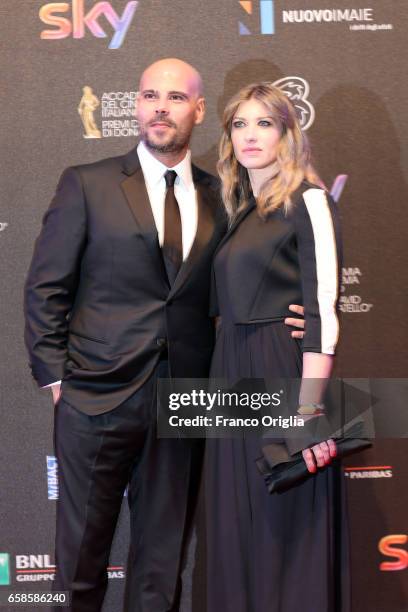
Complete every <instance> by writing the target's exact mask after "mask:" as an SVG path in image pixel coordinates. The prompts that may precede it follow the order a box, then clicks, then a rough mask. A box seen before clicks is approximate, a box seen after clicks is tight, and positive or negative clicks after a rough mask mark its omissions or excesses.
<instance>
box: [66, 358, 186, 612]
mask: <svg viewBox="0 0 408 612" xmlns="http://www.w3.org/2000/svg"><path fill="white" fill-rule="evenodd" d="M158 376H159V377H166V376H168V366H167V362H166V361H161V362H159V364H158V366H157V367H156V369H155V372H154V374H153V375H152V376H151V377H150V379H149V380H148V381H147V382H146V383H145V384H144V385H143V386H142V387H141V388H140V389H138V390H137V391H136V392H135V393H134V394H133V395H132V396H131V397H130V398H129V399H128V400H127V401H126V402H124V403H123V404H121V405H120V406H118V407H117V408H115V409H114V410H112V411H110V412H107V413H104V414H101V415H96V416H90V415H87V414H85V413H83V412H81V411H80V410H78V409H77V408H75V407H73V406H71V405H69V404H67V403H66V402H64V399H63V398H62V399H61V400H60V402H59V403H58V405H57V407H56V409H55V451H56V456H57V459H58V466H59V501H58V504H57V533H56V563H57V574H56V582H55V589H58V590H64V591H69V592H70V596H71V607H70V608H69V609H70V610H71V612H98V611H99V610H101V608H102V604H103V599H104V595H105V591H106V588H107V567H108V564H109V554H110V549H111V544H112V539H113V535H114V531H115V527H116V524H117V520H118V516H119V512H120V509H121V504H122V500H123V495H124V491H125V488H126V486H127V485H128V484H129V491H128V501H129V506H130V517H131V543H130V551H129V562H128V568H127V577H126V581H127V582H126V595H125V600H126V601H125V610H126V612H169V611H175V610H177V609H178V603H177V602H178V599H179V595H180V578H179V576H180V567H181V563H182V552H183V539H184V537H185V531H186V529H185V528H186V523H187V521H188V512H187V506H188V502H189V499H188V497H189V487H190V470H191V449H192V446H191V444H192V443H191V441H189V440H182V439H176V440H170V439H158V438H157V436H156V382H157V377H158ZM58 609H59V608H58ZM117 609H118V610H119V609H120V606H118V608H117Z"/></svg>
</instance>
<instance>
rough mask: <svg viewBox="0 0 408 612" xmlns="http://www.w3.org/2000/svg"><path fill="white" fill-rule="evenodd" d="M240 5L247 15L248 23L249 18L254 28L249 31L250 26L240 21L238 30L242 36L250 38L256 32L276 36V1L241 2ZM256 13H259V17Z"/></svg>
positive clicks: (245, 0)
mask: <svg viewBox="0 0 408 612" xmlns="http://www.w3.org/2000/svg"><path fill="white" fill-rule="evenodd" d="M239 3H240V5H241V8H242V9H243V11H244V12H245V13H246V21H248V16H249V19H250V22H251V28H252V29H249V27H248V25H246V24H245V23H243V21H239V22H238V30H239V33H240V34H241V36H249V35H250V34H253V33H254V32H255V33H257V34H275V9H274V4H275V3H274V0H258V2H253V1H252V0H239ZM255 7H256V9H257V10H256V11H255ZM255 12H256V13H259V15H255ZM255 20H256V23H255ZM252 24H253V25H252Z"/></svg>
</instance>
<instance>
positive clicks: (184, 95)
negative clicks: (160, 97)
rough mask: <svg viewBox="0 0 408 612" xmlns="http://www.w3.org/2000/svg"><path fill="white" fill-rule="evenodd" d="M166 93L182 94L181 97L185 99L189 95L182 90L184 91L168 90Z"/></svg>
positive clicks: (171, 94) (172, 94)
mask: <svg viewBox="0 0 408 612" xmlns="http://www.w3.org/2000/svg"><path fill="white" fill-rule="evenodd" d="M168 95H169V96H174V95H176V96H182V97H183V98H185V99H186V100H188V99H189V95H188V94H187V93H186V92H184V91H169V92H168Z"/></svg>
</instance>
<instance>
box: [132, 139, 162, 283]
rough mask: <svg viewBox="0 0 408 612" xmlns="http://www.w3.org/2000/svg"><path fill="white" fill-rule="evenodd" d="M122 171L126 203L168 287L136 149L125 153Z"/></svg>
mask: <svg viewBox="0 0 408 612" xmlns="http://www.w3.org/2000/svg"><path fill="white" fill-rule="evenodd" d="M123 173H124V174H125V175H127V178H125V179H124V181H122V183H121V187H122V190H123V192H124V194H125V196H126V200H127V203H128V205H129V208H130V210H131V211H132V214H133V216H134V218H135V220H136V223H137V224H138V226H139V227H140V229H141V230H142V236H143V238H144V240H145V241H146V244H147V247H148V250H149V253H150V254H151V256H152V257H153V260H154V263H155V266H156V268H157V270H158V272H159V274H160V277H162V278H163V280H164V281H165V283H166V284H167V288H168V287H169V285H168V279H167V273H166V269H165V266H164V262H163V257H162V252H161V248H160V244H159V237H158V234H157V228H156V224H155V221H154V217H153V212H152V207H151V204H150V200H149V195H148V193H147V189H146V185H145V181H144V176H143V172H142V168H141V166H140V162H139V158H138V156H137V152H136V149H133V150H132V151H131V152H130V153H128V155H126V157H125V161H124V165H123Z"/></svg>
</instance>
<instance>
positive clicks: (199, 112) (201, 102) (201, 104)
mask: <svg viewBox="0 0 408 612" xmlns="http://www.w3.org/2000/svg"><path fill="white" fill-rule="evenodd" d="M204 116H205V98H203V97H200V98H198V100H197V106H196V113H195V121H194V123H195V125H200V123H202V122H203V121H204Z"/></svg>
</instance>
